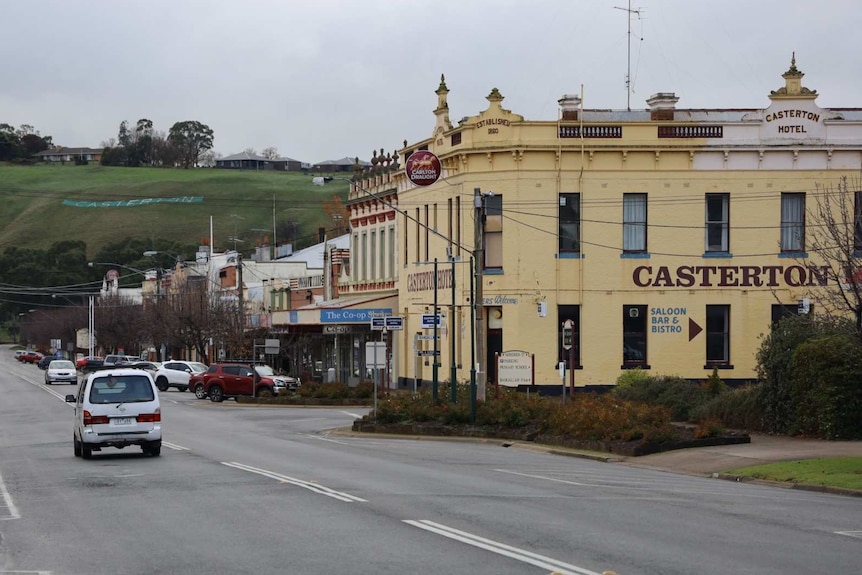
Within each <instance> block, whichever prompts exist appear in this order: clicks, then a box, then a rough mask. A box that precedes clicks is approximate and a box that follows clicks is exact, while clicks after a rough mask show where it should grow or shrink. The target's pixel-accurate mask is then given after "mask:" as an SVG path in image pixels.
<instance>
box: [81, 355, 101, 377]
mask: <svg viewBox="0 0 862 575" xmlns="http://www.w3.org/2000/svg"><path fill="white" fill-rule="evenodd" d="M104 363H105V360H104V359H102V358H101V357H96V356H89V357H85V358H84V359H83V360H79V361H78V369H80V370H81V373H90V372H92V371H97V370H100V369H102V366H103V365H104Z"/></svg>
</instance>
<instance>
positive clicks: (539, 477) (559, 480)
mask: <svg viewBox="0 0 862 575" xmlns="http://www.w3.org/2000/svg"><path fill="white" fill-rule="evenodd" d="M494 471H499V472H500V473H508V474H509V475H518V476H520V477H529V478H530V479H544V480H545V481H553V482H554V483H565V484H567V485H580V486H582V487H599V486H598V485H590V484H589V483H578V482H577V481H566V480H565V479H556V478H554V477H546V476H544V475H532V474H530V473H519V472H517V471H507V470H505V469H495V470H494ZM601 487H607V486H606V485H602V486H601Z"/></svg>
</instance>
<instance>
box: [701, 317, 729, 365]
mask: <svg viewBox="0 0 862 575" xmlns="http://www.w3.org/2000/svg"><path fill="white" fill-rule="evenodd" d="M729 364H730V306H729V305H708V306H706V367H714V366H728V365H729Z"/></svg>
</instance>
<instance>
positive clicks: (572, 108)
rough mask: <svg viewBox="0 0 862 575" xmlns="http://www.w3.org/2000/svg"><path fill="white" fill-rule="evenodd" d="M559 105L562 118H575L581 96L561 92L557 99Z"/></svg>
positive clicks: (579, 106) (576, 117)
mask: <svg viewBox="0 0 862 575" xmlns="http://www.w3.org/2000/svg"><path fill="white" fill-rule="evenodd" d="M557 103H558V104H559V105H560V111H561V112H562V119H563V120H577V119H578V111H579V110H580V109H581V97H580V96H578V95H575V94H563V97H562V98H560V99H559V100H557Z"/></svg>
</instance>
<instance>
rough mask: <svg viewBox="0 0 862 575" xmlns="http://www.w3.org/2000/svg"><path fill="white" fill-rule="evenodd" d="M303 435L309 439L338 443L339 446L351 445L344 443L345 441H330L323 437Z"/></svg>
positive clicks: (310, 434)
mask: <svg viewBox="0 0 862 575" xmlns="http://www.w3.org/2000/svg"><path fill="white" fill-rule="evenodd" d="M303 435H305V437H307V438H309V439H319V440H320V441H328V442H330V443H337V444H338V445H348V446H349V445H350V444H349V443H347V442H344V441H338V440H337V439H329V438H328V437H321V436H319V435H314V434H312V433H305V434H303Z"/></svg>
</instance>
